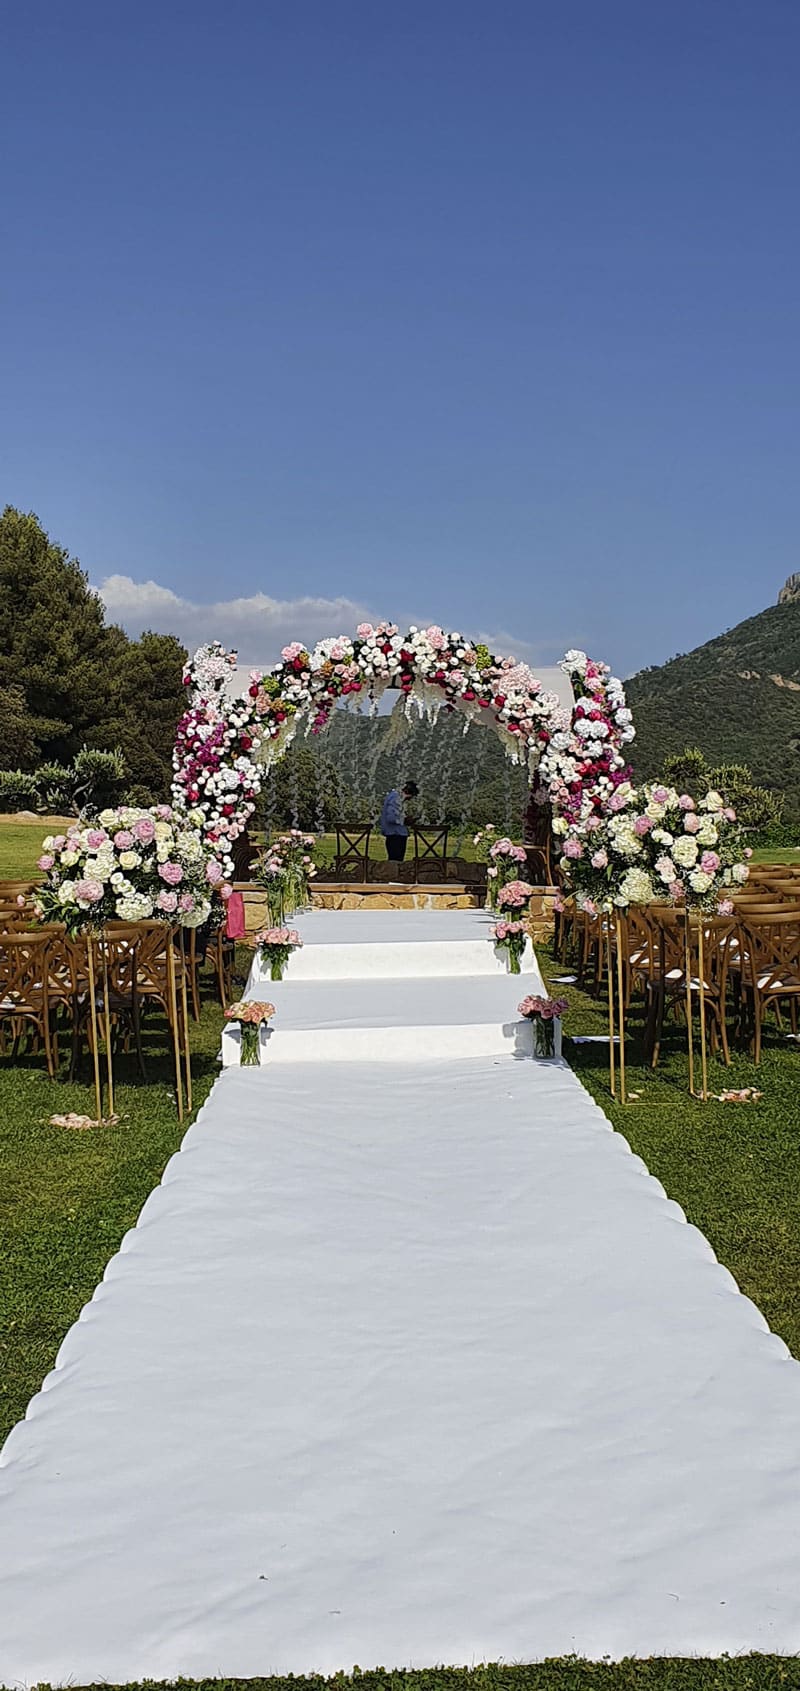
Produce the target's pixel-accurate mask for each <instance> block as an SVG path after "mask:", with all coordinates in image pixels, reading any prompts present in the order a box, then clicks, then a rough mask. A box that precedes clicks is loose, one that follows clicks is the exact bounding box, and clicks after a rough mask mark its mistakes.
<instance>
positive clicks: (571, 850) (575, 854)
mask: <svg viewBox="0 0 800 1691" xmlns="http://www.w3.org/2000/svg"><path fill="white" fill-rule="evenodd" d="M564 856H565V857H569V858H572V859H573V860H574V861H575V862H577V860H578V858H579V857H583V846H582V845H581V842H580V840H576V839H574V838H573V839H569V840H566V841H565V844H564Z"/></svg>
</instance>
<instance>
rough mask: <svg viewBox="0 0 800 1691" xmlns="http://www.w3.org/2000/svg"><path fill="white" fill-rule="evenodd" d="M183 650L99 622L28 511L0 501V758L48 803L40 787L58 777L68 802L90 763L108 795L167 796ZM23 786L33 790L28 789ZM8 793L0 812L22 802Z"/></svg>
mask: <svg viewBox="0 0 800 1691" xmlns="http://www.w3.org/2000/svg"><path fill="white" fill-rule="evenodd" d="M186 655H187V654H186V649H185V647H184V646H182V645H181V642H180V641H179V640H178V639H177V638H176V637H175V635H174V634H157V633H154V632H148V633H145V634H143V635H142V636H141V638H140V639H139V640H131V639H129V637H128V635H127V634H126V633H125V632H124V630H123V629H122V628H119V627H118V626H117V625H116V624H114V623H108V622H107V621H106V615H105V609H104V606H103V603H102V600H101V599H99V598H98V596H97V594H96V593H93V592H92V590H91V588H90V586H89V580H88V576H87V575H86V573H85V571H84V570H82V569H81V566H80V564H79V562H78V560H77V559H76V558H72V557H70V555H69V553H68V552H67V551H66V550H65V548H64V547H63V546H58V545H56V543H55V542H54V541H52V540H51V539H50V537H49V535H48V534H47V533H46V532H45V530H44V528H43V527H42V525H41V523H40V522H39V519H38V517H36V516H35V515H34V514H33V512H27V513H26V512H23V511H19V510H16V509H15V508H14V506H12V505H7V506H6V508H5V510H4V511H3V514H2V516H0V764H1V765H2V766H3V769H4V770H5V771H10V772H17V771H19V772H21V773H22V774H25V775H27V776H28V777H29V778H31V779H32V778H34V777H36V776H37V773H38V772H40V771H41V772H42V779H41V781H38V782H37V784H36V791H37V792H41V795H42V801H43V802H44V803H45V804H47V805H48V807H49V805H50V797H48V796H47V795H48V793H49V795H51V797H57V795H58V793H59V784H60V790H61V792H62V793H63V794H66V793H68V792H69V791H70V790H74V791H75V792H76V793H77V795H78V799H77V801H76V802H80V793H81V791H82V790H83V791H85V788H86V781H87V773H88V770H90V769H91V770H93V771H94V778H95V786H96V787H97V784H98V783H99V787H102V786H103V783H105V786H106V788H108V789H109V790H113V791H115V792H116V793H117V794H118V793H119V790H120V788H122V789H124V791H125V793H126V795H127V796H129V797H130V798H131V799H132V800H133V801H134V802H143V803H152V802H153V801H154V800H159V799H162V798H165V797H167V796H168V793H169V786H170V780H171V774H172V747H173V743H174V739H175V726H176V723H177V721H178V717H179V716H180V714H181V712H182V710H183V709H184V706H185V693H184V688H183V672H184V664H185V662H186ZM84 749H85V751H86V752H87V753H89V754H99V753H105V754H108V755H107V758H106V760H105V762H104V760H103V759H102V758H98V757H97V756H96V755H95V756H94V758H92V757H91V756H90V757H89V758H88V760H87V757H86V756H85V755H84ZM109 757H110V758H111V759H112V760H114V761H111V762H109V761H108V758H109ZM76 759H77V760H78V764H77V769H76ZM81 759H83V761H82V762H81ZM70 783H72V788H70ZM12 787H13V783H12ZM93 790H95V789H93ZM98 790H99V789H98ZM27 791H28V794H29V795H30V797H33V792H34V788H33V787H30V786H29V787H28V789H27ZM13 796H14V795H13V792H12V791H11V790H10V789H9V788H8V783H6V796H5V797H3V796H2V794H0V802H2V803H3V807H4V808H5V809H13V808H22V806H17V805H15V804H14V803H13ZM21 796H23V797H24V789H23V793H22V795H21ZM55 808H56V809H58V808H60V806H59V805H58V804H56V805H55Z"/></svg>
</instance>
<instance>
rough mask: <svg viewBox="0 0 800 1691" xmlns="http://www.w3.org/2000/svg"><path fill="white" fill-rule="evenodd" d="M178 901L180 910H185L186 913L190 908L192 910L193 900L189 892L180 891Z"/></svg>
mask: <svg viewBox="0 0 800 1691" xmlns="http://www.w3.org/2000/svg"><path fill="white" fill-rule="evenodd" d="M179 903H180V908H181V910H183V911H185V912H186V914H187V915H188V914H189V911H190V910H194V903H195V901H194V898H193V896H192V894H191V893H190V892H182V893H181V896H180V900H179Z"/></svg>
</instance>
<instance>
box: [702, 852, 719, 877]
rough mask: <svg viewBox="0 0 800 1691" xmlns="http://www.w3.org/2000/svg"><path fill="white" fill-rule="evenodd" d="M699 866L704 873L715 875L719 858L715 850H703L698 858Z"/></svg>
mask: <svg viewBox="0 0 800 1691" xmlns="http://www.w3.org/2000/svg"><path fill="white" fill-rule="evenodd" d="M700 868H701V869H702V871H703V874H704V875H716V873H717V870H718V868H719V858H718V856H717V854H716V852H715V851H704V852H703V855H702V857H701V859H700Z"/></svg>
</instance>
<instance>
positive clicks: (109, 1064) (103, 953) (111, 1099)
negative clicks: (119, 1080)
mask: <svg viewBox="0 0 800 1691" xmlns="http://www.w3.org/2000/svg"><path fill="white" fill-rule="evenodd" d="M100 946H101V956H102V959H103V1005H104V1019H105V1024H106V1067H107V1069H108V1113H109V1115H110V1116H113V1114H114V1072H113V1067H112V1060H111V1006H110V1004H109V1001H108V944H107V940H106V936H105V935H103V937H102V939H101V941H100Z"/></svg>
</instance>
